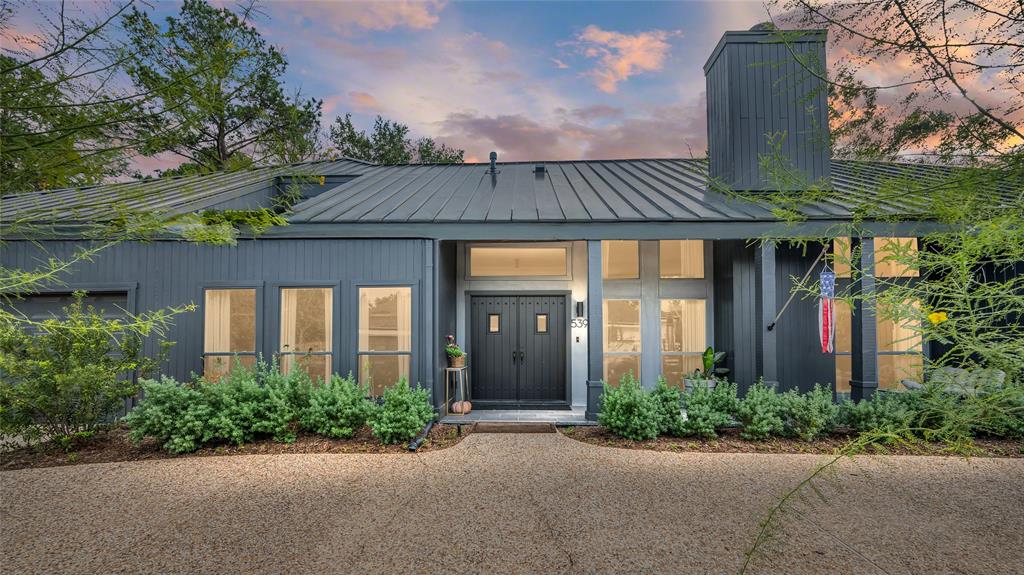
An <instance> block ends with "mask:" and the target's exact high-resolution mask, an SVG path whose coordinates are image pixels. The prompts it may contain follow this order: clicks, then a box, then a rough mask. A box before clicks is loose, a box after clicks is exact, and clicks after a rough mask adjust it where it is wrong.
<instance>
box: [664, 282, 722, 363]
mask: <svg viewBox="0 0 1024 575" xmlns="http://www.w3.org/2000/svg"><path fill="white" fill-rule="evenodd" d="M677 279H685V278H677ZM691 279H697V278H691ZM699 281H704V280H703V279H701V280H699ZM666 301H700V302H704V349H702V350H700V351H665V350H664V349H663V346H662V344H663V341H662V338H661V326H662V315H661V314H662V313H663V312H662V308H661V306H662V303H663V302H666ZM710 305H711V302H710V301H709V300H708V299H707V298H697V297H661V298H658V365H659V367H660V368H661V375H662V376H664V375H665V358H666V357H702V356H703V355H704V351H705V350H706V349H707V348H708V342H709V341H713V340H712V339H711V336H712V334H711V330H710V328H709V325H710V324H711V323H712V318H711V309H710ZM712 347H714V346H712Z"/></svg>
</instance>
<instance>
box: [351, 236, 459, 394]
mask: <svg viewBox="0 0 1024 575" xmlns="http://www.w3.org/2000/svg"><path fill="white" fill-rule="evenodd" d="M467 253H468V252H467ZM351 287H352V289H351V292H352V293H351V298H352V299H351V302H352V303H351V305H352V310H354V313H351V314H349V315H350V316H351V319H350V322H349V333H350V334H351V337H352V344H351V348H352V357H353V365H354V367H355V369H354V370H352V371H353V373H354V375H355V377H356V380H357V381H358V380H359V368H360V358H361V357H362V356H373V355H377V356H389V357H390V356H396V355H405V356H408V357H409V376H408V380H409V385H414V384H415V383H416V382H417V381H418V378H417V374H418V373H419V372H418V371H416V370H417V361H416V359H417V358H416V350H417V349H419V343H420V342H419V339H420V338H419V329H420V326H419V318H418V317H417V311H418V310H419V282H416V281H391V280H374V281H355V282H352V285H351ZM388 287H392V288H409V289H410V306H409V313H410V314H411V315H412V317H411V318H410V330H411V331H412V333H411V334H410V337H409V351H362V350H360V349H359V312H360V309H359V292H360V290H362V289H363V288H388ZM393 384H394V382H390V383H388V384H387V385H393ZM371 392H372V390H371Z"/></svg>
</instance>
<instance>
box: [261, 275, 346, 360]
mask: <svg viewBox="0 0 1024 575" xmlns="http://www.w3.org/2000/svg"><path fill="white" fill-rule="evenodd" d="M316 288H321V289H329V290H331V316H330V317H331V330H330V332H331V349H330V350H329V351H314V352H294V351H289V352H282V351H281V327H282V325H281V323H282V322H281V320H282V318H281V313H282V311H283V310H284V305H283V304H284V297H283V294H282V292H283V290H286V289H316ZM272 289H273V290H274V293H275V294H276V296H277V297H276V298H275V302H274V303H275V304H276V305H275V307H274V311H275V312H276V313H275V316H276V317H275V318H274V324H273V326H271V327H272V328H273V330H274V337H275V338H276V343H275V346H274V351H273V354H274V355H275V356H278V357H282V356H284V355H299V356H302V355H306V356H309V355H318V356H326V355H329V356H331V363H330V373H329V374H328V377H330V375H333V374H335V373H338V349H339V347H338V346H339V342H338V334H339V326H338V320H339V318H340V317H341V315H340V314H341V309H340V308H341V305H340V302H341V298H340V295H341V286H340V285H339V284H338V282H331V281H315V280H314V281H288V282H275V283H274V284H273V286H272ZM282 363H283V362H282Z"/></svg>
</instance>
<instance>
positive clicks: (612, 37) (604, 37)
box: [563, 25, 680, 94]
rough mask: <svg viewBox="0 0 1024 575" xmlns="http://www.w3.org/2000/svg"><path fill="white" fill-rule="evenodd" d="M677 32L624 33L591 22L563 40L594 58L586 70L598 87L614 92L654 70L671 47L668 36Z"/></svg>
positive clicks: (662, 64) (663, 62)
mask: <svg viewBox="0 0 1024 575" xmlns="http://www.w3.org/2000/svg"><path fill="white" fill-rule="evenodd" d="M679 34H680V33H679V32H669V31H665V30H651V31H648V32H640V33H639V34H623V33H621V32H612V31H609V30H603V29H601V28H600V27H598V26H595V25H590V26H587V27H586V28H584V29H583V32H581V33H580V34H579V35H578V36H576V39H575V40H573V41H571V42H567V43H564V44H563V45H568V46H572V47H574V48H575V49H576V50H577V51H578V52H579V53H581V54H583V56H585V57H587V58H590V59H596V60H597V64H596V66H595V67H594V69H592V70H590V71H589V72H587V73H586V75H587V76H590V77H591V78H592V79H593V81H594V84H595V85H596V86H597V89H599V90H601V91H602V92H606V93H609V94H613V93H615V92H616V91H617V90H618V85H619V83H620V82H624V81H626V80H627V79H629V77H630V76H635V75H637V74H641V73H644V72H656V71H658V70H661V68H662V67H663V66H664V65H665V59H666V58H667V56H668V53H669V50H670V49H671V48H672V46H671V44H669V42H668V39H669V38H670V37H672V36H678V35H679Z"/></svg>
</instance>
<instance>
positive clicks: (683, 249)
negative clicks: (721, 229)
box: [658, 240, 704, 279]
mask: <svg viewBox="0 0 1024 575" xmlns="http://www.w3.org/2000/svg"><path fill="white" fill-rule="evenodd" d="M658 254H659V255H658V263H659V265H658V270H659V273H660V275H661V277H662V279H703V278H704V242H703V241H702V240H661V242H660V243H659V246H658Z"/></svg>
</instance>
